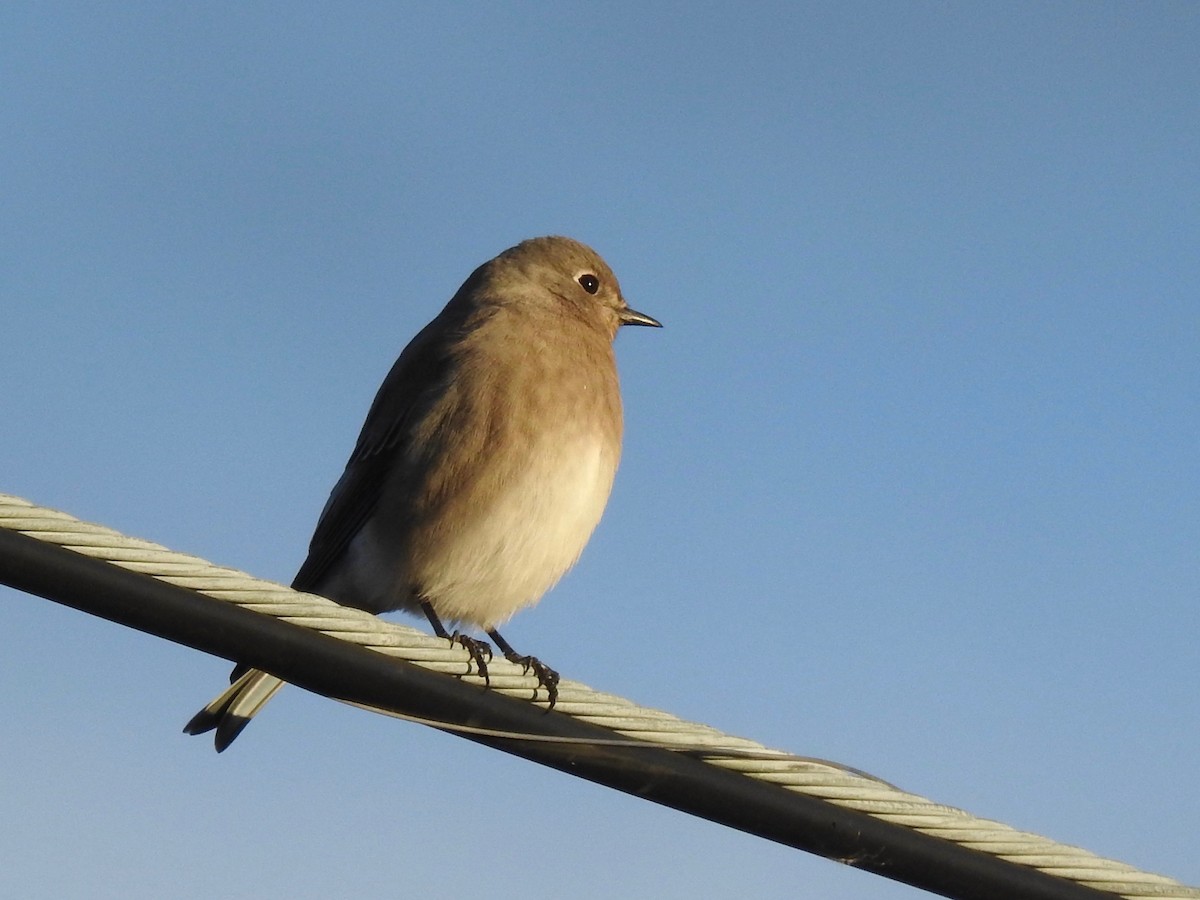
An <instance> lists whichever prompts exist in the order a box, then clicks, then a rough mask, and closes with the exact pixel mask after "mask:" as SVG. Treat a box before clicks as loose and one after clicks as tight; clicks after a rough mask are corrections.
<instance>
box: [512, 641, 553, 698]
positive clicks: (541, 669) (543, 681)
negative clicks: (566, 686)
mask: <svg viewBox="0 0 1200 900" xmlns="http://www.w3.org/2000/svg"><path fill="white" fill-rule="evenodd" d="M504 658H505V659H507V660H508V661H509V662H510V663H516V664H517V665H518V666H520V667H521V668H522V669H523V670H524V672H525V674H526V675H528V674H529V673H530V672H531V671H532V672H533V674H534V675H536V676H537V680H538V687H544V688H545V689H546V694H547V696H548V697H549V700H550V708H551V709H554V704H555V703H556V702H557V701H558V673H557V672H555V671H554V670H553V669H552V668H550V667H549V666H548V665H546V664H545V663H544V662H542V661H541V660H540V659H538V658H537V657H536V656H522V655H521V654H519V653H506V654H504ZM534 697H535V698H536V697H537V691H536V690H535V691H534Z"/></svg>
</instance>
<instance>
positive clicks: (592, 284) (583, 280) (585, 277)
mask: <svg viewBox="0 0 1200 900" xmlns="http://www.w3.org/2000/svg"><path fill="white" fill-rule="evenodd" d="M575 280H576V281H578V282H579V286H580V287H582V288H583V289H584V290H585V291H587V292H588V293H589V294H594V293H596V291H598V290H600V279H599V278H597V277H596V276H595V275H593V274H592V273H591V272H584V273H583V274H582V275H580V276H579V277H578V278H576V279H575Z"/></svg>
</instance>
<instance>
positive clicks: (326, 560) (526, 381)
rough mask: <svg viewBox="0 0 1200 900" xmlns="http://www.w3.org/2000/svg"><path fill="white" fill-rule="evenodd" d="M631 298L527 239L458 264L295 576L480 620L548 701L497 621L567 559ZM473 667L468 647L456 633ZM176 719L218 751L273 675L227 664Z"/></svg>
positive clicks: (597, 497)
mask: <svg viewBox="0 0 1200 900" xmlns="http://www.w3.org/2000/svg"><path fill="white" fill-rule="evenodd" d="M658 324H659V323H658V322H656V321H655V320H654V319H652V318H650V317H649V316H646V315H644V314H642V313H639V312H636V311H634V310H631V309H630V308H629V306H628V305H627V304H626V302H625V298H624V297H623V296H622V294H621V289H620V285H619V284H618V283H617V279H616V277H615V276H614V275H613V273H612V271H611V270H610V269H609V267H608V266H607V265H606V264H605V262H604V261H603V260H602V259H601V258H600V257H599V255H598V254H596V252H595V251H594V250H592V249H591V248H589V247H587V246H585V245H583V244H581V243H579V242H578V241H574V240H571V239H569V238H564V237H544V238H534V239H532V240H528V241H524V242H522V243H521V244H518V245H517V246H516V247H513V248H511V249H509V250H506V251H505V252H503V253H501V254H500V255H499V256H497V257H496V258H495V259H492V260H490V261H489V262H486V263H484V264H483V265H482V266H480V267H479V268H478V269H476V270H475V272H474V273H472V275H471V277H470V278H468V279H467V280H466V282H465V283H464V284H463V285H462V287H461V288H459V290H458V292H457V293H456V294H455V295H454V297H453V298H452V299H451V300H450V302H449V303H448V304H446V307H445V308H444V309H443V310H442V311H441V313H439V314H438V316H437V317H436V318H435V319H434V320H433V321H432V322H430V323H429V324H428V325H427V326H425V328H423V329H422V330H421V332H420V333H419V334H417V336H416V337H415V338H413V340H412V341H411V342H410V343H409V345H408V346H407V347H406V348H405V349H404V352H403V353H401V354H400V358H399V359H398V360H396V363H395V365H393V366H392V370H391V371H390V372H389V373H388V376H387V378H386V379H385V380H384V382H383V385H382V386H381V387H380V389H379V392H378V394H377V395H376V397H375V402H374V403H373V404H372V405H371V410H370V412H369V413H368V414H367V419H366V422H365V423H364V424H363V428H362V433H361V434H360V435H359V438H358V443H357V444H356V446H355V448H354V452H353V453H352V454H351V456H350V460H349V462H348V463H347V465H346V471H345V472H344V473H343V475H342V477H341V479H340V480H339V481H338V483H337V485H336V486H335V487H334V489H333V492H332V493H331V495H330V497H329V500H328V502H327V503H326V505H325V509H324V510H323V511H322V513H321V517H320V520H319V521H318V523H317V528H316V532H315V533H314V535H313V538H312V542H311V544H310V546H309V553H308V558H307V559H306V560H305V561H304V564H303V565H302V566H301V567H300V571H299V572H298V573H297V574H296V577H295V579H294V580H293V582H292V586H293V587H295V588H296V589H297V590H303V591H310V592H312V593H316V594H321V595H323V596H326V597H329V598H330V599H332V600H336V601H337V602H338V603H342V604H345V605H347V606H355V607H358V608H360V609H366V610H369V611H371V612H375V613H379V612H384V611H387V610H394V609H406V610H410V611H418V610H419V611H422V612H424V613H425V614H426V615H427V616H428V618H429V620H430V622H431V623H432V624H433V627H434V629H435V630H436V631H437V633H438V634H440V635H443V636H447V632H446V630H445V628H444V627H443V625H442V621H443V620H446V621H450V622H453V623H455V624H461V625H469V626H473V627H476V628H479V629H482V630H483V631H486V632H487V633H488V634H489V635H491V637H492V638H493V640H495V641H496V642H497V644H498V645H499V647H500V649H501V650H502V651H504V653H505V655H506V656H508V657H509V658H510V659H513V660H514V661H518V662H522V663H524V664H525V665H526V666H527V667H531V668H532V669H533V670H534V671H535V673H536V674H537V675H538V678H539V680H540V681H541V683H542V685H543V686H545V687H546V689H547V691H548V693H549V696H550V700H551V702H553V700H554V698H555V696H556V684H557V681H558V676H557V674H556V673H554V671H553V670H552V669H549V668H548V667H546V666H545V665H543V664H542V663H540V662H539V661H538V660H536V659H534V658H533V657H524V656H518V655H517V654H515V653H514V652H513V651H512V648H511V647H510V646H509V645H508V644H507V642H506V641H504V639H503V638H502V637H501V636H500V635H499V633H498V632H497V631H496V628H497V626H498V625H500V624H502V623H503V622H505V621H506V620H507V619H508V618H509V617H510V616H511V615H512V614H513V613H515V612H516V611H517V610H519V609H522V608H523V607H526V606H529V605H531V604H533V603H536V602H537V601H538V600H539V599H540V598H541V597H542V595H543V594H544V593H545V592H546V591H548V590H549V589H550V588H551V587H553V586H554V584H555V582H557V581H558V579H559V578H560V577H561V576H562V575H563V574H564V573H565V572H566V571H567V570H568V569H569V568H570V567H571V566H572V565H574V563H575V561H576V560H577V559H578V558H579V554H580V553H581V552H582V550H583V547H584V545H585V544H586V543H587V540H588V538H589V537H590V536H591V533H592V530H593V529H594V528H595V526H596V524H597V523H598V522H599V521H600V516H601V513H602V512H603V511H604V506H605V503H606V502H607V500H608V495H609V491H610V489H611V487H612V481H613V476H614V475H615V473H616V469H617V462H618V460H619V458H620V453H621V428H622V419H621V396H620V389H619V385H618V381H617V369H616V362H615V359H614V356H613V347H612V342H613V339H614V338H615V337H616V333H617V330H618V329H619V328H620V327H621V326H622V325H658ZM454 639H455V640H457V641H459V642H461V643H463V644H464V645H465V646H466V647H467V648H468V649H469V650H470V651H471V653H472V657H473V658H474V660H475V662H476V664H477V665H478V666H479V668H480V669H481V671H482V672H483V673H484V674H486V660H487V656H488V654H487V650H486V645H483V644H482V642H479V641H475V640H473V639H470V638H466V637H462V636H458V635H456V636H455V638H454ZM232 682H233V683H232V684H231V685H230V688H229V689H228V690H226V691H225V692H224V693H223V694H222V695H220V696H219V697H217V698H216V699H214V700H213V701H212V703H210V704H209V705H208V706H206V707H205V708H204V709H203V710H201V711H200V712H199V713H197V715H196V716H195V717H194V718H193V719H192V721H191V722H189V723H188V725H187V727H186V729H185V730H186V731H187V732H188V733H190V734H199V733H202V732H204V731H208V730H211V729H213V728H215V729H217V736H216V743H217V749H218V750H222V749H224V748H225V747H226V746H228V744H229V743H230V742H231V741H232V740H233V739H234V738H235V737H236V736H237V735H238V733H240V731H241V729H242V728H244V727H245V726H246V724H247V723H248V722H249V720H250V718H251V717H252V716H253V715H254V714H255V713H256V712H257V711H258V710H259V709H260V708H261V706H262V705H263V704H264V703H266V701H267V700H269V699H270V697H271V696H272V695H273V694H274V693H275V691H276V690H278V689H279V687H281V686H282V682H281V681H280V680H279V679H278V678H275V677H274V676H272V675H269V674H267V673H265V672H259V671H257V670H244V669H243V668H242V667H239V668H237V669H235V670H234V678H233V679H232Z"/></svg>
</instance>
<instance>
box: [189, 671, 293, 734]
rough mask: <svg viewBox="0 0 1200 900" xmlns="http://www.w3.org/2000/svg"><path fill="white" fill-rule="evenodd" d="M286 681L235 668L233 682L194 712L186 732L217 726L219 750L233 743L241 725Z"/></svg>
mask: <svg viewBox="0 0 1200 900" xmlns="http://www.w3.org/2000/svg"><path fill="white" fill-rule="evenodd" d="M285 683H286V682H284V681H283V680H282V679H279V678H276V677H275V676H274V675H270V674H268V673H266V672H263V671H260V670H259V669H242V667H241V666H238V668H236V669H234V670H233V675H232V677H231V684H230V685H229V687H228V688H226V689H225V691H224V692H223V693H221V694H220V695H219V696H217V697H214V698H213V699H212V701H211V702H210V703H209V704H208V706H206V707H204V709H202V710H200V712H198V713H196V714H195V715H194V716H192V720H191V721H190V722H188V723H187V724H186V725H185V726H183V730H184V733H186V734H204V732H206V731H212V730H213V729H214V728H215V729H216V731H217V733H216V735H215V736H214V739H213V742H214V743H215V744H216V747H217V752H218V753H220V752H221V751H222V750H224V749H225V748H226V747H228V746H229V745H230V744H232V743H233V740H234V738H236V737H237V736H238V735H239V734H241V733H242V729H243V728H245V727H246V726H247V725H249V724H250V720H251V719H253V718H254V716H255V715H256V714H257V713H258V711H259V710H260V709H262V708H263V704H264V703H266V702H267V701H268V700H270V699H271V698H272V697H274V696H275V692H276V691H277V690H279V689H280V688H281V687H283V686H284V684H285Z"/></svg>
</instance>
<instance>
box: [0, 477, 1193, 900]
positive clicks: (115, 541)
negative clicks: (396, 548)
mask: <svg viewBox="0 0 1200 900" xmlns="http://www.w3.org/2000/svg"><path fill="white" fill-rule="evenodd" d="M0 527H2V528H4V529H7V530H9V531H12V532H16V533H19V534H22V535H26V536H28V537H30V538H34V539H36V540H37V541H39V542H43V543H46V544H52V545H56V546H58V547H62V548H66V549H68V550H70V551H73V552H74V553H77V554H81V555H83V556H86V557H89V558H92V559H95V560H101V561H104V562H105V563H109V564H111V565H113V566H116V567H119V568H120V569H124V570H127V571H129V572H135V573H140V574H142V575H147V576H151V577H152V578H154V579H156V580H158V581H160V582H164V583H166V584H170V585H175V586H177V587H180V588H185V589H187V590H189V591H194V592H197V593H199V594H201V595H203V596H206V597H209V598H214V599H217V600H222V601H226V602H227V603H229V604H233V605H235V606H237V607H240V608H242V609H246V610H250V611H253V612H256V613H262V614H265V615H267V616H271V617H274V618H276V619H279V620H282V621H285V622H288V623H291V624H293V625H298V626H301V627H303V628H306V629H312V630H315V631H319V632H321V633H323V634H325V635H329V636H331V637H334V638H337V639H339V640H341V641H345V642H349V643H352V644H358V645H361V646H363V647H367V648H370V649H371V650H374V651H376V652H377V653H380V654H384V655H386V656H390V657H394V658H397V659H401V660H404V661H406V662H408V663H411V664H412V665H414V666H417V667H420V668H421V669H425V670H429V671H432V672H438V673H444V674H450V675H454V676H457V677H458V678H460V679H462V680H463V681H465V682H468V683H472V682H473V683H476V684H480V685H482V684H483V679H482V678H480V677H479V676H478V675H477V674H475V672H474V671H473V669H472V667H471V665H470V657H469V655H468V653H467V652H466V651H465V650H464V649H463V648H462V647H460V646H457V645H453V644H451V643H449V642H448V641H445V640H442V639H439V638H436V637H432V636H430V635H427V634H424V633H423V632H420V631H416V630H415V629H412V628H408V627H405V626H402V625H397V624H394V623H390V622H386V621H384V620H382V619H379V618H378V617H376V616H373V615H371V614H369V613H365V612H362V611H360V610H356V609H350V608H347V607H343V606H339V605H338V604H336V603H333V602H331V601H329V600H326V599H324V598H322V597H318V596H315V595H312V594H304V593H299V592H297V591H294V590H292V589H291V588H288V587H285V586H283V585H281V584H276V583H273V582H269V581H265V580H262V579H259V578H254V577H252V576H250V575H247V574H246V573H244V572H239V571H237V570H234V569H229V568H224V567H221V566H215V565H213V564H212V563H209V562H207V561H205V560H203V559H200V558H199V557H195V556H190V555H187V554H183V553H177V552H175V551H172V550H170V549H168V548H166V547H163V546H161V545H158V544H154V543H151V542H149V541H144V540H139V539H136V538H130V537H127V536H125V535H122V534H120V533H118V532H116V531H113V530H112V529H109V528H105V527H103V526H99V525H92V524H88V523H85V522H81V521H80V520H78V519H76V518H74V517H72V516H70V515H67V514H66V513H62V512H58V511H55V510H50V509H45V508H42V507H38V506H35V505H33V504H32V503H30V502H28V501H26V500H23V499H21V498H18V497H14V496H11V495H6V494H0ZM0 557H2V554H0ZM6 574H7V573H6V570H5V560H4V559H3V558H0V581H7V582H8V583H12V584H16V585H17V586H22V584H23V582H22V581H21V580H20V579H13V578H6V577H5V576H6ZM26 589H31V590H35V589H32V588H28V587H27V588H26ZM46 596H49V593H46ZM53 599H57V598H53ZM81 608H82V607H81ZM135 627H141V626H135ZM144 630H151V629H148V628H147V629H144ZM488 669H489V676H490V689H491V691H492V692H495V693H499V694H502V695H506V696H509V697H513V698H518V699H520V700H523V701H527V702H528V701H530V699H531V698H536V699H534V700H533V702H534V703H536V704H537V705H538V706H541V707H543V708H545V707H546V706H547V703H546V698H545V694H544V691H543V692H540V693H539V692H538V690H537V688H538V682H537V679H536V677H534V676H532V675H527V674H525V673H524V672H523V671H522V669H521V667H520V666H519V665H514V664H511V663H509V662H507V661H506V660H503V659H500V658H497V659H495V660H493V662H492V663H490V664H489V667H488ZM347 700H348V702H354V703H355V704H356V705H360V706H364V707H367V708H372V709H375V710H376V711H380V712H389V713H391V714H399V715H400V716H401V717H403V718H410V719H413V720H416V721H422V722H424V723H426V724H431V725H434V726H435V727H440V728H445V729H446V730H451V731H455V730H459V731H469V730H470V728H471V726H464V725H461V724H459V725H456V724H454V723H451V722H449V721H446V720H442V719H440V718H431V717H429V716H425V715H412V714H405V713H401V712H399V711H398V710H395V709H385V708H383V706H382V704H376V703H370V702H365V703H364V702H361V701H359V700H358V698H347ZM554 709H555V711H556V712H558V713H562V714H565V715H566V716H569V717H571V718H572V719H574V720H576V721H578V722H581V723H589V724H591V725H595V726H599V727H601V728H603V729H606V730H608V731H611V732H613V733H615V734H616V735H618V736H619V738H616V739H614V738H612V737H611V736H609V737H607V738H605V737H594V736H593V737H591V738H587V737H579V738H562V739H561V740H564V741H571V740H574V741H583V742H585V743H591V744H593V745H596V746H599V745H605V744H607V745H614V746H623V745H628V744H633V745H635V746H637V747H645V746H647V743H648V744H649V745H651V746H653V747H657V748H663V749H668V750H671V751H674V752H676V753H681V754H687V755H692V756H698V757H700V758H701V759H703V760H704V761H705V763H706V764H707V765H709V766H713V767H717V768H719V769H722V770H725V771H727V772H730V773H739V774H740V775H742V776H745V777H746V778H748V779H752V780H754V781H756V782H760V783H762V784H767V785H774V786H776V787H778V788H782V789H784V790H785V791H788V792H791V793H793V794H796V795H801V796H806V797H809V798H814V799H817V800H820V801H822V802H823V803H827V804H830V805H831V806H833V807H836V808H839V809H842V810H847V811H852V812H857V813H861V814H864V815H866V816H869V817H871V818H873V819H875V820H878V821H880V822H883V823H889V824H890V825H892V826H896V827H897V828H902V829H907V830H909V831H911V832H915V833H917V834H920V835H925V836H928V837H932V838H937V839H940V840H942V841H947V842H950V843H952V844H956V845H958V846H959V847H961V848H967V849H969V850H972V851H978V852H979V853H980V854H983V855H985V856H990V857H993V858H995V859H997V860H1002V861H1005V862H1007V863H1011V864H1013V865H1015V866H1020V867H1025V868H1027V869H1030V870H1035V871H1036V872H1040V873H1043V874H1045V875H1048V876H1052V877H1054V878H1055V879H1059V880H1060V883H1061V884H1062V885H1063V886H1064V890H1062V891H1057V892H1055V891H1050V890H1047V889H1045V886H1044V885H1043V886H1042V890H1041V892H1040V893H1038V894H1037V896H1046V897H1050V896H1056V897H1057V896H1061V897H1067V896H1097V894H1094V893H1089V892H1088V891H1087V890H1086V889H1091V891H1095V892H1103V893H1101V894H1099V895H1100V896H1103V894H1104V893H1107V894H1109V895H1116V896H1120V897H1127V898H1131V900H1132V898H1151V897H1153V898H1193V900H1200V889H1197V888H1192V887H1188V886H1185V885H1183V884H1180V883H1179V882H1177V881H1174V880H1172V879H1170V878H1166V877H1164V876H1161V875H1154V874H1151V873H1147V872H1143V871H1140V870H1138V869H1136V868H1134V867H1133V866H1129V865H1127V864H1125V863H1121V862H1117V861H1115V860H1111V859H1105V858H1103V857H1099V856H1096V855H1095V854H1093V853H1090V852H1088V851H1086V850H1083V849H1080V848H1078V847H1072V846H1068V845H1064V844H1060V843H1057V842H1055V841H1052V840H1050V839H1048V838H1045V837H1041V836H1039V835H1036V834H1031V833H1028V832H1023V831H1017V830H1016V829H1014V828H1011V827H1010V826H1008V825H1004V824H1002V823H1000V822H995V821H991V820H987V819H980V818H977V817H975V816H973V815H971V814H969V813H967V812H964V811H963V810H959V809H955V808H953V807H949V806H942V805H940V804H936V803H933V802H932V801H930V800H927V799H925V798H923V797H920V796H917V795H915V794H910V793H907V792H905V791H901V790H899V789H898V788H895V787H893V786H891V785H889V784H887V783H886V782H882V781H880V780H878V779H876V778H874V777H872V776H869V775H866V774H865V773H862V772H858V771H857V770H854V769H851V768H848V767H843V766H840V765H837V764H835V763H831V762H828V761H826V760H819V759H812V758H806V757H798V756H793V755H791V754H788V753H784V752H781V751H777V750H771V749H769V748H767V747H764V746H762V745H761V744H758V743H755V742H754V741H750V740H746V739H743V738H737V737H733V736H731V735H727V734H724V733H722V732H720V731H718V730H717V729H715V728H711V727H709V726H707V725H701V724H696V723H692V722H686V721H684V720H682V719H679V718H677V717H676V716H672V715H670V714H668V713H665V712H661V711H658V710H653V709H647V708H645V707H641V706H637V705H636V704H634V703H632V702H630V701H629V700H626V699H624V698H621V697H617V696H614V695H612V694H605V693H602V692H599V691H594V690H592V689H591V688H588V687H587V686H585V685H582V684H579V683H577V682H572V681H565V680H564V681H562V682H561V683H560V684H559V695H558V702H557V704H556V705H555V707H554ZM543 718H545V717H543ZM475 731H476V732H480V731H482V732H487V737H489V738H494V739H496V740H497V741H499V742H501V743H504V742H509V743H512V742H517V743H519V742H521V741H523V740H526V739H528V740H530V741H533V740H536V741H552V740H554V738H553V737H545V736H544V735H536V736H535V735H534V734H532V733H530V734H528V735H526V734H524V733H521V732H514V731H509V730H504V729H491V728H475ZM468 736H470V735H469V734H468ZM504 749H508V748H507V747H504ZM510 752H514V751H510ZM550 764H555V763H550ZM564 768H566V767H565V766H564ZM625 789H627V788H625ZM660 802H668V803H670V804H671V805H677V806H680V807H681V808H683V807H684V805H683V804H679V803H675V802H672V801H670V800H665V801H660ZM710 817H712V818H717V817H715V816H710ZM737 818H738V817H737V816H736V815H729V816H726V817H724V818H722V819H719V820H722V821H726V822H727V824H736V823H734V822H732V820H735V819H737ZM736 827H743V828H744V829H745V830H749V831H753V832H755V833H766V830H765V829H761V828H756V827H755V826H754V825H753V824H748V825H741V824H738V825H737V826H736ZM806 848H807V847H806ZM818 852H819V851H818ZM825 855H828V856H831V857H832V858H837V859H840V861H842V862H846V863H849V864H852V865H859V866H861V867H863V868H868V869H871V870H872V871H882V870H883V867H881V866H874V867H873V866H872V865H871V864H870V861H869V860H864V859H857V858H851V857H840V856H837V855H836V854H834V853H826V854H825ZM882 873H883V874H889V873H888V872H887V871H882ZM894 877H902V879H903V880H907V881H909V882H910V883H914V884H918V885H919V886H927V885H925V884H922V883H921V882H920V881H919V880H917V879H915V878H913V877H911V876H894ZM940 883H941V884H947V883H950V881H948V880H943V881H942V882H940ZM930 889H933V890H940V891H942V892H945V893H947V894H948V895H949V896H963V897H966V896H971V897H975V896H979V897H983V896H1002V894H999V893H995V892H988V891H986V890H979V891H971V890H965V889H964V890H963V891H961V892H952V891H951V890H950V889H947V888H944V887H938V886H936V884H935V885H934V886H932V887H930ZM1072 889H1073V890H1072ZM1080 889H1084V890H1083V891H1082V892H1081V891H1080ZM1032 895H1033V894H1032V893H1031V894H1029V896H1032Z"/></svg>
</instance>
